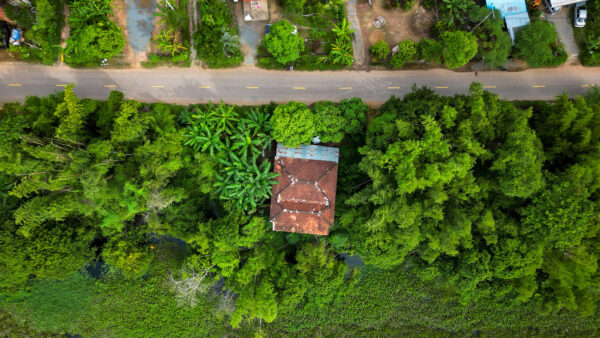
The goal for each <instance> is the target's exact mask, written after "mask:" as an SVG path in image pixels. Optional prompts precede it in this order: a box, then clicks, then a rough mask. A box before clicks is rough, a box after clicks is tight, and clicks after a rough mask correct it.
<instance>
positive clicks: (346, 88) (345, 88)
mask: <svg viewBox="0 0 600 338" xmlns="http://www.w3.org/2000/svg"><path fill="white" fill-rule="evenodd" d="M340 89H341V90H348V89H352V87H340Z"/></svg>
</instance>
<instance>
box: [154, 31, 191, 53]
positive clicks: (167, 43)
mask: <svg viewBox="0 0 600 338" xmlns="http://www.w3.org/2000/svg"><path fill="white" fill-rule="evenodd" d="M154 42H156V44H158V48H160V50H161V51H163V52H167V53H170V54H171V57H175V54H179V53H181V52H182V51H184V50H186V49H187V48H186V47H185V46H184V45H182V44H180V43H177V41H176V37H175V31H174V30H173V28H171V29H169V30H166V29H163V30H162V32H161V33H160V34H159V35H158V36H156V37H155V38H154Z"/></svg>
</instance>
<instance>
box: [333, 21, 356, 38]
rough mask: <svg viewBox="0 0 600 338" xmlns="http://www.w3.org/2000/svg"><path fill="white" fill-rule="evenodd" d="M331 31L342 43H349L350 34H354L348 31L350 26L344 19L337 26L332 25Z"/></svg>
mask: <svg viewBox="0 0 600 338" xmlns="http://www.w3.org/2000/svg"><path fill="white" fill-rule="evenodd" d="M331 31H333V32H334V33H335V34H336V35H337V37H338V38H339V39H342V40H344V41H346V40H347V41H350V37H351V36H352V33H354V31H353V30H351V29H350V24H349V23H348V21H347V20H346V18H344V19H343V20H342V22H341V24H340V25H339V26H338V25H336V24H333V28H332V29H331Z"/></svg>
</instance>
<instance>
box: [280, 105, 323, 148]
mask: <svg viewBox="0 0 600 338" xmlns="http://www.w3.org/2000/svg"><path fill="white" fill-rule="evenodd" d="M271 125H272V127H273V131H272V135H273V138H274V139H275V140H276V141H277V142H281V143H283V145H285V146H286V147H297V146H299V145H301V144H310V142H311V141H312V139H313V137H315V134H316V131H317V130H316V127H317V126H316V122H315V118H314V116H313V113H312V112H311V111H310V109H308V107H307V106H306V105H305V104H304V103H301V102H294V101H290V102H289V103H286V104H281V105H279V106H277V108H275V111H273V117H272V118H271Z"/></svg>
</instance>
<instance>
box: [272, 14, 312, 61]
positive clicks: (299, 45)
mask: <svg viewBox="0 0 600 338" xmlns="http://www.w3.org/2000/svg"><path fill="white" fill-rule="evenodd" d="M295 32H296V27H294V25H292V24H291V23H290V22H289V21H287V20H281V21H279V22H277V23H275V24H273V25H272V26H271V31H270V33H269V34H267V35H266V36H265V39H264V44H265V47H267V50H268V51H269V53H271V54H273V56H274V57H275V60H277V62H279V63H281V64H282V65H286V64H288V63H290V62H292V61H295V60H296V59H298V58H299V57H300V53H301V52H302V51H304V40H303V39H302V38H301V37H300V36H298V34H297V33H295Z"/></svg>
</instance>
